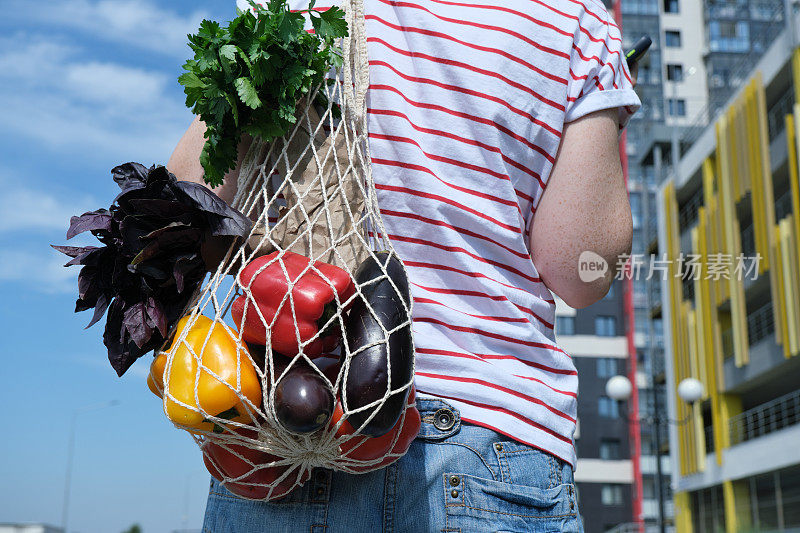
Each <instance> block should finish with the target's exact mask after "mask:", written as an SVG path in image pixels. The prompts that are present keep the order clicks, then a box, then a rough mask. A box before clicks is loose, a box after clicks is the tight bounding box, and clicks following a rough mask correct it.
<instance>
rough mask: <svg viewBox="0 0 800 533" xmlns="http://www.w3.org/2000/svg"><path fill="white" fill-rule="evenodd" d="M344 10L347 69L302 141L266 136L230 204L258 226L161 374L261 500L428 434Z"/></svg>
mask: <svg viewBox="0 0 800 533" xmlns="http://www.w3.org/2000/svg"><path fill="white" fill-rule="evenodd" d="M343 7H344V9H345V19H346V21H347V24H348V28H349V36H348V37H346V38H344V39H342V43H341V46H342V53H343V65H342V67H341V68H338V69H335V70H334V71H332V72H331V73H330V74H329V76H328V80H327V81H326V83H323V84H322V85H320V86H319V87H317V88H316V89H314V91H312V93H311V94H309V95H307V96H306V97H304V98H303V99H302V100H301V101H300V102H298V107H297V114H296V117H297V122H296V125H295V127H294V128H293V130H292V131H290V132H289V134H287V135H286V136H284V137H281V138H279V139H276V140H274V141H272V142H263V141H261V140H259V139H255V140H254V141H253V143H252V145H251V147H250V149H249V152H248V153H247V155H246V157H245V160H244V162H243V164H242V166H241V171H240V173H239V178H238V192H237V194H236V196H235V198H234V200H233V204H232V205H233V207H235V208H237V209H238V210H240V211H241V212H242V213H244V214H245V215H247V216H249V217H250V218H251V219H252V220H254V221H255V222H256V223H255V224H254V228H253V230H252V232H251V233H250V235H249V237H248V239H247V240H246V242H245V243H244V244H243V245H241V246H239V245H236V246H232V247H231V248H230V249H229V250H228V251H227V254H226V255H225V257H224V259H223V260H222V262H221V264H220V266H219V268H217V269H216V271H215V272H213V273H212V274H211V275H210V278H209V279H208V281H207V282H206V283H205V284H204V285H203V286H202V288H201V289H200V290H199V292H198V295H197V296H196V298H195V299H194V304H193V305H192V306H191V307H190V311H189V313H188V314H187V316H186V317H185V319H184V320H183V321H182V322H181V323H179V324H178V327H177V328H176V330H175V332H174V333H173V336H172V337H173V338H172V341H171V343H170V345H169V346H168V347H166V348H165V349H164V350H163V351H162V352H161V353H160V354H159V356H160V357H157V358H156V360H155V361H154V363H153V364H154V368H155V367H156V366H158V367H159V368H157V369H156V370H155V372H153V373H151V375H156V376H157V378H156V379H154V380H153V381H154V383H153V384H152V385H151V386H152V387H154V388H155V390H154V391H155V392H157V393H158V394H159V395H160V396H162V398H163V401H164V408H165V411H167V414H168V415H170V414H171V415H172V416H170V419H171V420H172V421H173V422H174V423H176V425H178V426H179V427H183V428H184V429H188V430H189V431H190V432H191V433H192V435H193V438H194V439H195V440H196V442H197V443H198V445H199V446H200V447H201V449H202V450H203V454H204V460H205V463H206V466H207V467H208V469H209V471H211V473H212V475H214V476H215V477H216V478H217V479H219V480H220V481H222V482H223V483H224V484H225V486H227V487H228V488H229V489H230V490H231V491H233V492H235V493H236V494H238V495H240V496H244V497H247V498H251V499H267V500H268V499H274V498H277V497H279V496H282V495H284V494H286V493H287V492H289V491H290V490H291V489H292V488H294V487H296V486H298V485H301V484H302V483H303V482H304V481H305V480H306V479H308V477H309V473H310V470H311V469H312V468H314V467H325V468H332V469H336V470H342V471H346V472H351V473H359V472H365V471H369V470H372V469H375V468H380V467H382V466H385V465H387V464H389V463H391V462H392V461H394V460H396V459H397V458H399V457H400V456H402V455H403V454H404V453H405V451H406V450H407V449H408V446H409V444H410V442H411V440H412V439H413V437H414V436H415V435H416V433H417V431H418V429H419V423H420V421H419V413H418V412H417V410H416V408H415V407H414V391H413V376H414V346H413V340H412V335H411V313H412V299H411V296H410V291H409V285H408V281H407V276H406V272H405V269H404V267H403V265H402V262H400V260H399V259H398V257H397V255H396V254H395V252H394V250H393V248H392V244H391V242H390V241H389V240H388V238H387V233H386V230H385V228H384V226H383V222H382V220H381V217H380V212H379V209H378V202H377V196H376V192H375V185H374V183H373V179H372V173H371V165H370V155H369V146H368V142H367V111H366V99H365V97H366V90H367V87H368V85H369V66H368V60H367V50H366V36H365V25H364V8H363V0H349V1H346V2H345V5H344V6H343ZM320 92H321V93H322V94H324V96H325V98H317V96H318V94H319V93H320ZM320 101H327V106H319V105H316V104H315V102H320ZM231 277H232V278H231ZM231 279H233V280H234V282H233V283H231V282H230V280H231ZM226 358H227V359H226ZM225 361H227V364H225ZM231 369H234V371H231ZM187 376H188V378H187ZM181 380H183V382H184V389H183V390H180V391H179V390H178V385H177V384H178V383H180V382H181ZM187 380H188V382H189V385H188V386H186V385H185V382H186V381H187ZM254 383H255V384H256V385H257V386H254ZM209 391H212V392H214V394H213V395H211V396H212V397H213V399H209V398H207V396H208V395H209V394H210V392H209ZM223 400H224V401H223ZM176 413H177V415H176ZM181 417H183V418H181ZM189 421H191V423H189Z"/></svg>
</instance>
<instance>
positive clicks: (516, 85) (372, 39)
mask: <svg viewBox="0 0 800 533" xmlns="http://www.w3.org/2000/svg"><path fill="white" fill-rule="evenodd" d="M366 18H367V19H374V20H378V21H380V22H383V23H384V24H386V25H387V26H389V27H391V28H395V29H397V30H400V31H409V30H411V31H413V30H414V28H405V27H403V26H399V25H395V24H392V23H391V22H387V21H385V20H383V19H380V18H378V17H376V16H375V15H367V17H366ZM419 31H420V32H423V33H424V32H425V31H426V30H421V29H420V30H419ZM430 33H438V32H430ZM367 42H368V43H380V44H382V45H384V46H386V47H387V48H389V49H390V50H392V51H394V52H396V53H398V54H400V55H404V56H407V57H412V58H421V59H427V60H428V61H433V62H434V63H441V64H443V65H448V66H451V67H459V68H463V69H465V70H469V71H471V72H475V73H476V74H483V75H484V76H488V77H490V78H495V79H498V80H500V81H502V82H503V83H506V84H507V85H509V86H511V87H514V88H515V89H519V90H520V91H522V92H524V93H527V94H529V95H531V96H533V97H534V98H536V99H537V100H539V101H540V102H542V103H543V104H547V105H549V106H550V107H552V108H553V109H555V110H556V111H562V112H563V111H564V106H563V105H562V104H559V103H558V102H555V101H553V100H550V99H549V98H547V97H545V96H543V95H541V94H539V93H538V92H536V91H534V90H533V89H531V88H530V87H528V86H525V85H523V84H521V83H518V82H516V81H514V80H511V79H509V78H507V77H505V76H503V75H502V74H500V73H498V72H493V71H491V70H486V69H482V68H479V67H476V66H474V65H470V64H469V63H463V62H461V61H456V60H454V59H445V58H442V57H436V56H432V55H429V54H424V53H422V52H412V51H411V50H403V49H401V48H397V47H396V46H392V45H391V44H389V43H387V42H386V41H384V40H383V39H379V38H378V37H368V38H367Z"/></svg>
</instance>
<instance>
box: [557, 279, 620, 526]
mask: <svg viewBox="0 0 800 533" xmlns="http://www.w3.org/2000/svg"><path fill="white" fill-rule="evenodd" d="M622 296H623V295H622V286H621V284H620V283H619V282H615V283H614V284H613V285H612V289H611V290H610V291H609V293H608V294H607V295H606V297H605V298H603V299H602V300H601V301H599V302H597V303H595V304H594V305H592V306H590V307H587V308H585V309H577V310H576V309H572V308H571V307H568V306H567V305H566V304H564V303H563V302H562V301H561V300H560V299H558V298H556V326H555V332H556V338H557V340H558V343H559V346H561V347H562V348H564V350H565V351H566V352H567V353H569V354H570V356H572V360H573V362H574V363H575V367H576V369H577V370H578V375H579V376H580V393H579V394H578V426H577V429H576V433H575V447H576V448H577V452H578V464H577V465H576V469H575V484H576V488H577V491H578V499H579V507H580V510H581V514H582V515H583V518H584V530H585V531H586V533H602V532H604V531H607V530H609V529H611V528H613V527H615V526H616V525H618V524H621V523H629V522H631V520H632V515H631V509H632V506H631V497H632V495H631V484H632V482H633V469H632V465H631V460H630V444H629V434H628V431H629V430H628V418H627V407H626V405H625V404H624V403H623V402H619V401H617V400H613V399H611V398H609V397H608V396H606V394H605V384H606V381H608V379H609V378H610V377H612V376H615V375H617V374H624V373H625V369H626V364H627V357H628V348H627V341H626V337H625V330H624V327H625V323H624V316H623V304H622Z"/></svg>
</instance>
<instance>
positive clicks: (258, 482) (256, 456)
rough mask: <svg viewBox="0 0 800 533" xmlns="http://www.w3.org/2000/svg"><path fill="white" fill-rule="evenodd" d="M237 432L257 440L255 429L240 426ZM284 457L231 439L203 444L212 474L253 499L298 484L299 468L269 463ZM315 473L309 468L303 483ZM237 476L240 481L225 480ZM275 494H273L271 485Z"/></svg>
mask: <svg viewBox="0 0 800 533" xmlns="http://www.w3.org/2000/svg"><path fill="white" fill-rule="evenodd" d="M236 432H237V433H238V434H240V435H242V436H244V437H247V438H251V439H254V438H256V436H257V434H256V432H255V431H253V430H248V429H237V430H236ZM279 459H280V458H279V457H278V456H276V455H272V454H269V453H266V452H264V451H261V450H254V449H252V448H248V447H247V446H245V445H243V444H234V443H230V442H225V443H224V445H223V444H222V443H218V442H216V441H213V440H208V441H206V442H205V444H203V462H204V463H205V465H206V469H208V471H209V473H210V474H211V475H212V476H214V478H215V479H217V481H220V482H223V483H224V485H225V488H227V489H228V490H229V491H231V492H232V493H234V494H236V495H237V496H241V497H242V498H247V499H250V500H264V499H270V500H274V499H276V498H280V497H281V496H285V495H286V494H288V493H289V492H290V491H291V490H292V488H293V487H294V485H295V481H296V480H297V472H296V471H293V470H295V467H291V466H289V465H280V466H266V465H268V464H269V463H271V462H273V461H278V460H279ZM287 471H289V474H287V475H286V477H285V478H284V479H283V480H281V481H280V482H279V483H278V484H277V485H275V481H276V480H277V479H278V478H279V477H281V476H282V475H283V474H284V472H287ZM310 476H311V474H310V472H309V471H307V470H306V471H305V472H303V474H302V476H301V478H300V484H301V485H302V484H303V483H305V482H306V481H307V480H308V479H309V477H310ZM240 477H241V479H237V481H228V482H225V479H226V478H228V479H232V478H233V479H236V478H240ZM272 485H274V488H272V493H271V494H270V486H272Z"/></svg>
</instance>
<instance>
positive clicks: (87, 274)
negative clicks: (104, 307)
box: [78, 266, 100, 307]
mask: <svg viewBox="0 0 800 533" xmlns="http://www.w3.org/2000/svg"><path fill="white" fill-rule="evenodd" d="M99 293H100V277H99V276H98V270H97V267H94V266H85V267H83V268H82V269H81V273H80V274H79V275H78V297H79V298H80V299H81V300H82V301H83V302H85V303H86V304H88V305H89V307H94V304H95V302H96V301H97V297H98V296H99Z"/></svg>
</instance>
